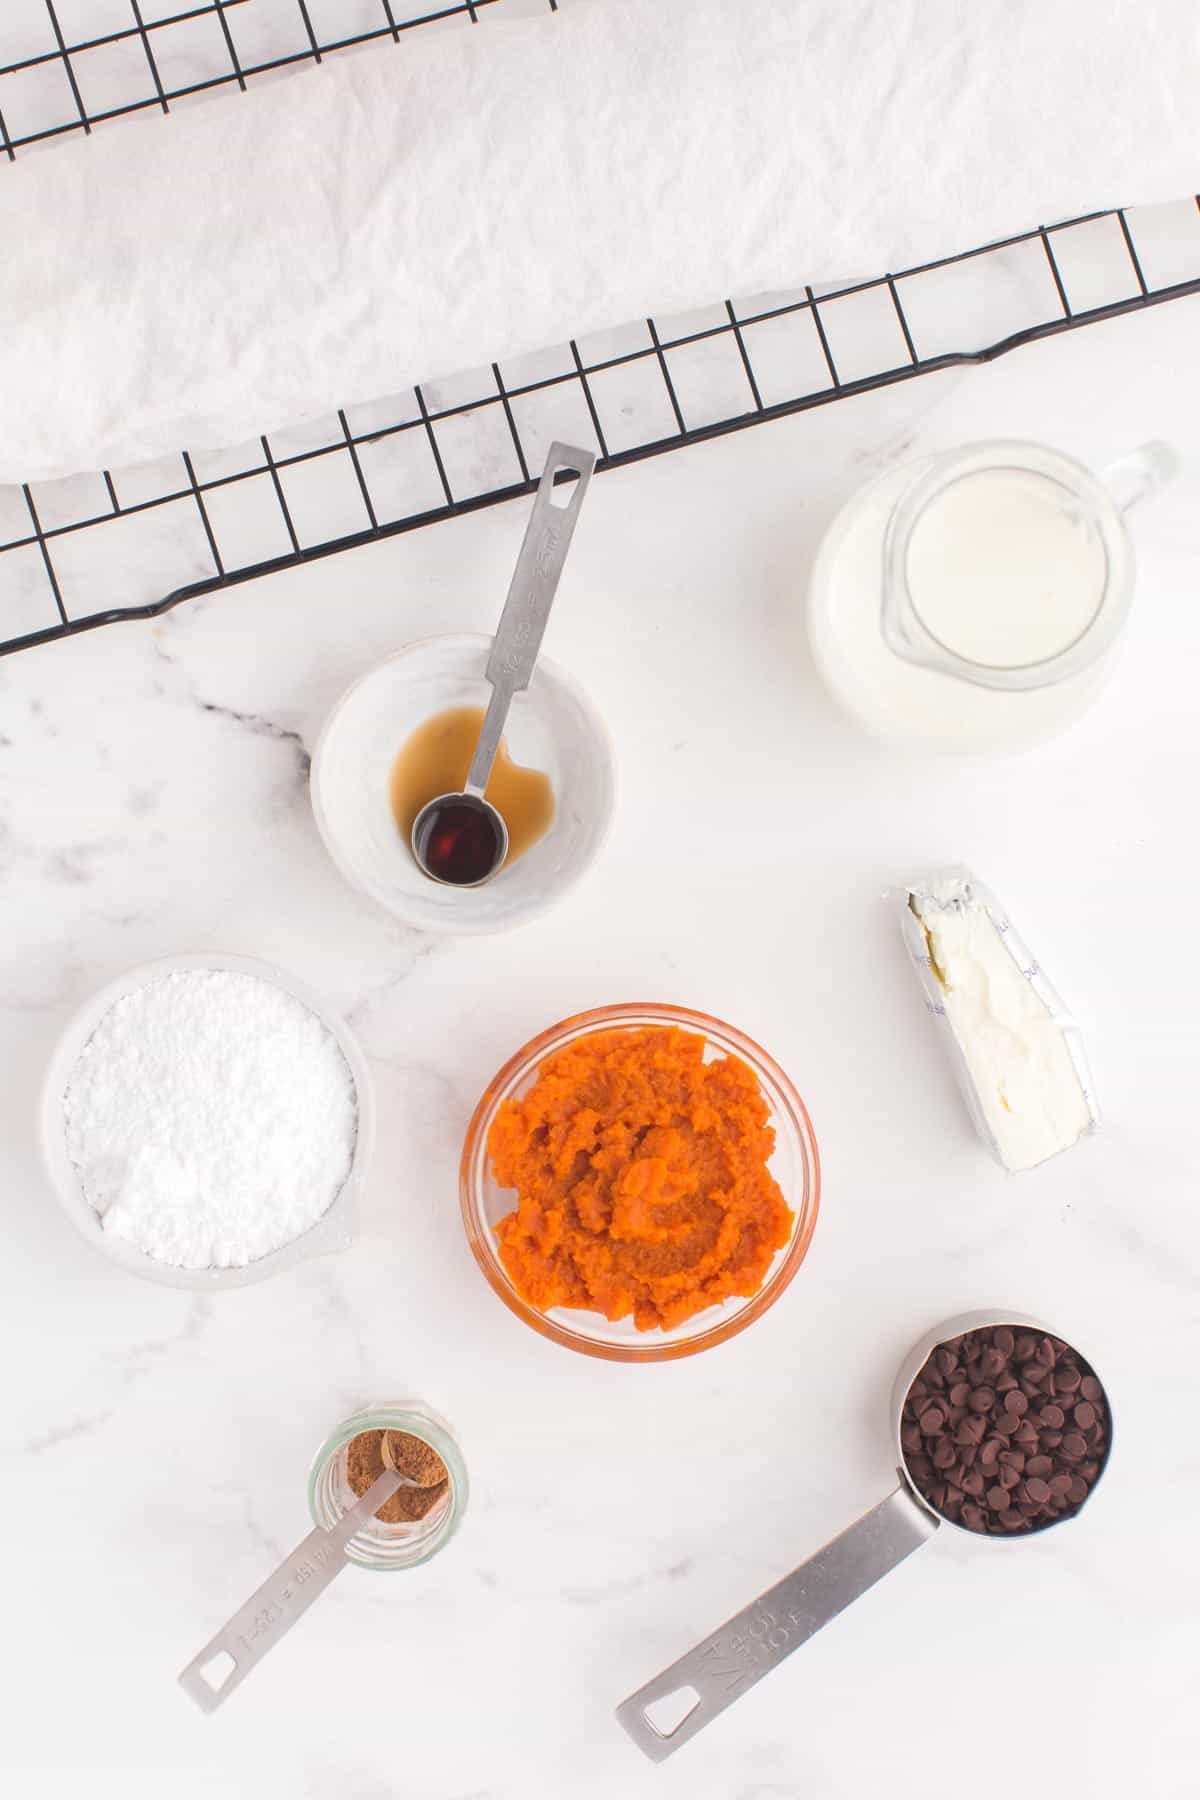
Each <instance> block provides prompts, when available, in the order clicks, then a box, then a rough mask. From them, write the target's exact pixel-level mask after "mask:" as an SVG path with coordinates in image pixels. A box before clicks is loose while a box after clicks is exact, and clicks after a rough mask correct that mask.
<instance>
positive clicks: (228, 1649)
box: [179, 1469, 416, 1713]
mask: <svg viewBox="0 0 1200 1800" xmlns="http://www.w3.org/2000/svg"><path fill="white" fill-rule="evenodd" d="M415 1486H416V1483H415V1482H414V1481H410V1480H409V1479H408V1477H407V1476H404V1475H397V1474H396V1473H395V1471H394V1470H392V1469H385V1470H384V1472H383V1474H382V1475H380V1476H379V1477H378V1478H377V1479H376V1480H375V1481H374V1482H372V1484H371V1486H370V1487H369V1488H368V1489H367V1491H366V1493H365V1494H364V1495H363V1497H362V1499H361V1500H360V1501H359V1502H358V1504H357V1505H356V1506H352V1507H351V1508H350V1510H349V1512H347V1513H343V1514H342V1517H341V1518H340V1519H339V1520H338V1522H337V1524H336V1525H333V1526H331V1527H330V1528H329V1530H328V1531H326V1530H324V1529H323V1528H322V1527H321V1526H318V1527H317V1529H316V1530H315V1531H310V1532H309V1534H308V1536H307V1537H306V1538H303V1539H302V1540H301V1541H300V1543H298V1544H297V1545H296V1548H295V1549H294V1550H293V1551H292V1553H291V1555H290V1556H287V1557H285V1558H284V1560H283V1561H282V1562H281V1563H280V1565H279V1567H278V1568H277V1569H276V1571H275V1573H274V1574H273V1575H269V1576H268V1577H267V1579H266V1581H264V1582H263V1584H262V1586H261V1587H259V1588H256V1589H255V1591H254V1592H253V1593H252V1594H251V1596H250V1598H249V1599H248V1600H247V1601H246V1604H245V1605H244V1606H239V1608H238V1610H237V1611H236V1612H235V1613H234V1615H233V1617H232V1619H230V1620H229V1623H228V1624H227V1625H225V1626H223V1627H222V1629H221V1630H220V1631H218V1632H217V1634H216V1636H215V1637H213V1638H210V1639H209V1641H208V1643H207V1644H205V1646H204V1648H203V1650H201V1652H200V1654H199V1656H196V1657H193V1659H192V1661H191V1662H190V1663H189V1664H188V1666H187V1668H186V1669H185V1670H184V1671H183V1673H182V1675H180V1677H179V1685H180V1687H182V1688H183V1690H184V1692H185V1693H186V1694H188V1695H190V1697H191V1698H192V1699H193V1700H194V1701H195V1702H196V1705H197V1706H198V1707H200V1709H201V1710H202V1711H203V1712H206V1713H211V1712H215V1711H216V1710H217V1708H218V1706H220V1705H221V1703H222V1701H224V1700H227V1699H228V1698H229V1696H230V1694H231V1693H232V1692H233V1690H234V1688H236V1687H239V1686H240V1685H241V1683H242V1682H243V1681H244V1680H245V1679H246V1676H247V1675H248V1674H249V1673H250V1671H251V1669H253V1668H254V1667H255V1665H256V1664H257V1663H260V1662H261V1661H262V1659H263V1657H264V1656H265V1655H266V1654H267V1651H268V1650H273V1649H274V1647H275V1645H276V1644H277V1643H278V1642H279V1640H280V1638H281V1637H282V1636H283V1634H284V1632H285V1631H290V1630H291V1628H292V1626H293V1625H294V1624H295V1623H296V1620H297V1619H298V1618H299V1617H300V1615H301V1613H305V1612H307V1611H308V1609H309V1607H310V1606H311V1605H312V1603H313V1601H314V1600H315V1599H316V1598H317V1596H318V1594H323V1593H324V1591H325V1589H326V1588H327V1587H328V1586H329V1584H330V1582H331V1581H332V1580H333V1578H334V1576H335V1575H338V1574H340V1573H341V1571H342V1570H343V1569H344V1568H345V1566H346V1545H347V1544H348V1543H349V1542H350V1539H351V1538H352V1537H353V1536H354V1534H355V1532H357V1531H359V1530H360V1529H361V1527H362V1526H364V1525H365V1524H366V1523H367V1520H368V1519H369V1518H370V1517H371V1514H372V1513H373V1512H375V1511H376V1509H377V1508H378V1507H380V1506H382V1505H383V1503H384V1501H385V1500H390V1499H391V1497H392V1495H393V1494H394V1493H395V1492H396V1489H397V1488H402V1487H415ZM218 1664H219V1665H220V1672H219V1673H218V1672H217V1670H216V1667H215V1665H218ZM230 1664H232V1667H230Z"/></svg>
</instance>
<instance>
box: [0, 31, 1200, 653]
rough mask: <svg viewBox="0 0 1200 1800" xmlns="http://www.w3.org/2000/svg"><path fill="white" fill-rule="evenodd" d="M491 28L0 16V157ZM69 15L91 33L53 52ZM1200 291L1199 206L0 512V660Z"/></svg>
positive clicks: (529, 371)
mask: <svg viewBox="0 0 1200 1800" xmlns="http://www.w3.org/2000/svg"><path fill="white" fill-rule="evenodd" d="M494 4H496V0H461V3H454V4H449V5H446V6H443V7H440V8H435V9H433V10H430V8H429V6H428V0H425V4H421V3H420V0H416V3H414V0H204V3H197V4H195V5H193V6H191V7H187V8H183V9H181V8H180V6H179V0H5V5H6V8H7V7H8V6H9V5H12V6H15V8H16V13H15V15H12V16H9V17H7V18H6V19H4V20H0V59H2V58H4V57H5V56H6V55H12V49H13V44H14V31H15V32H16V47H17V49H18V50H20V49H22V48H24V49H25V50H26V52H27V53H26V54H23V55H16V56H15V57H13V60H11V61H10V62H7V63H5V64H4V66H0V149H2V150H3V151H4V153H5V154H6V156H7V158H8V160H9V161H12V160H14V159H15V157H16V156H17V155H18V154H23V153H25V152H27V151H32V150H36V149H37V147H39V146H41V145H44V144H46V143H50V142H53V141H55V140H56V139H58V138H61V137H62V136H63V135H64V134H67V133H71V132H80V131H82V132H90V131H92V130H95V129H97V128H102V127H103V126H104V124H105V123H106V121H108V120H111V119H115V118H119V117H124V116H126V115H128V114H130V113H133V112H138V111H143V110H155V109H157V110H158V111H161V112H168V111H170V110H171V109H172V107H175V106H179V105H186V104H189V103H192V102H193V101H194V100H196V99H197V98H199V97H203V96H204V95H205V94H207V93H208V92H210V91H211V90H213V89H220V88H222V87H229V86H234V85H236V86H237V87H239V88H241V89H243V90H248V89H249V88H250V87H252V86H253V85H254V84H255V83H256V82H258V81H261V80H266V79H273V78H276V77H277V76H279V75H280V74H281V73H284V74H285V73H286V72H287V71H288V70H289V69H290V68H291V67H293V66H295V65H298V64H307V63H310V62H312V61H313V60H314V59H315V60H317V61H319V60H321V58H322V57H324V56H326V55H329V54H333V53H344V52H346V51H350V50H354V49H356V48H358V47H360V46H363V45H367V44H370V43H373V42H375V41H377V40H392V41H393V42H396V43H399V42H400V41H401V39H402V36H403V34H404V33H405V32H408V31H411V30H413V29H416V28H432V27H435V26H438V25H446V24H451V23H456V24H464V25H465V24H471V23H476V22H478V19H479V16H480V13H481V12H482V11H484V10H485V9H486V8H487V7H488V6H491V5H494ZM505 4H506V8H507V9H511V8H512V6H513V4H514V0H505ZM524 4H525V10H538V11H540V10H542V9H543V8H544V7H545V6H547V5H548V6H549V7H550V8H551V9H556V8H557V4H558V0H524ZM71 14H75V15H77V16H78V17H79V18H80V19H82V18H84V17H85V16H87V17H90V18H91V19H92V20H95V19H102V20H104V21H107V24H108V28H107V29H105V30H103V31H100V32H97V33H95V34H94V35H91V36H88V35H81V36H76V35H72V34H71V32H70V17H69V15H71ZM22 20H24V21H25V25H26V27H27V29H28V31H29V33H30V34H31V35H30V36H29V38H28V40H27V42H26V43H25V44H24V46H22V44H21V42H20V37H19V33H20V30H21V28H22ZM347 27H352V29H347ZM22 84H24V85H22ZM14 102H15V104H14ZM0 178H2V177H0ZM1197 293H1200V201H1197V202H1195V203H1193V202H1190V201H1189V202H1187V203H1186V204H1184V203H1181V204H1180V205H1179V206H1176V207H1167V208H1161V207H1158V208H1151V209H1138V210H1132V211H1129V212H1125V211H1121V210H1117V211H1113V212H1109V213H1100V214H1094V215H1091V216H1089V217H1088V218H1085V219H1075V220H1070V221H1067V222H1064V223H1060V224H1057V225H1053V226H1049V227H1040V226H1039V227H1037V228H1035V229H1033V230H1030V231H1028V232H1025V233H1023V234H1021V235H1019V236H1016V237H1013V238H1010V239H1008V240H1006V241H1005V242H1003V243H1000V244H992V245H987V246H984V247H982V248H980V249H977V250H970V251H966V252H963V253H962V254H961V255H959V256H956V257H952V258H949V259H946V260H944V261H940V262H937V263H930V264H927V265H924V266H923V267H920V268H916V269H908V270H904V271H901V272H898V273H896V274H894V275H887V276H882V277H880V278H878V279H876V280H872V281H866V282H860V283H856V284H854V285H853V286H848V287H842V288H835V289H826V290H814V289H813V288H811V287H806V288H804V289H803V290H799V291H797V292H795V293H792V294H787V295H774V296H770V297H768V298H765V299H764V298H762V297H760V298H758V299H757V300H751V301H739V300H737V299H729V300H725V301H722V302H721V303H720V304H718V305H715V306H713V307H709V308H706V309H703V311H701V312H699V313H696V314H693V315H689V316H688V317H686V318H683V319H646V320H642V321H639V322H637V323H636V324H633V325H630V326H628V327H625V328H622V329H619V330H616V331H613V332H606V333H603V334H599V335H597V336H594V337H592V338H590V339H580V340H574V339H572V340H569V341H568V342H567V343H566V344H564V345H561V346H557V347H555V348H553V349H549V350H547V351H545V352H542V353H539V354H536V355H534V356H530V357H523V358H520V359H518V360H517V361H516V362H511V363H507V364H505V365H504V366H503V367H502V366H501V365H500V364H498V363H492V364H490V365H488V366H486V367H485V368H483V369H480V370H475V371H470V372H468V373H466V374H464V375H462V376H459V377H456V378H453V379H451V380H448V381H440V382H429V383H424V384H422V385H420V386H418V387H416V388H414V389H412V390H409V391H408V392H407V393H405V394H402V395H392V396H389V397H387V398H386V399H383V400H380V401H378V402H374V403H372V404H370V405H366V406H357V407H348V408H345V409H343V410H341V411H339V412H338V413H337V414H336V415H334V416H332V417H330V418H328V419H318V420H313V421H309V422H307V423H306V424H304V425H303V426H300V427H298V428H295V429H293V430H289V431H285V432H274V433H272V434H271V436H270V438H268V437H266V436H263V437H261V438H259V439H257V440H256V441H255V442H254V443H252V444H248V445H243V446H238V447H237V448H235V449H232V450H230V451H228V452H221V453H201V452H196V453H194V454H189V453H188V452H187V451H181V452H180V453H179V454H178V455H177V456H174V457H169V458H165V459H162V460H161V461H159V462H156V463H154V464H145V465H141V466H139V467H138V468H136V469H129V470H111V471H105V472H101V473H98V474H96V475H83V476H77V477H72V478H70V479H68V480H66V481H62V482H50V483H40V484H33V485H25V486H23V487H21V488H0V654H3V653H5V652H7V651H11V650H17V649H21V648H25V647H27V646H29V645H32V644H37V643H42V642H45V641H48V640H50V639H54V638H61V637H66V636H69V635H71V634H74V633H76V632H80V631H84V630H88V629H91V628H93V627H95V626H97V625H102V624H106V623H109V622H112V621H115V620H118V619H123V618H145V617H150V616H153V615H154V614H156V613H159V612H162V611H165V610H166V609H167V608H168V607H171V606H174V605H176V604H178V603H179V602H180V601H181V600H184V599H187V598H190V597H194V596H197V595H200V594H207V593H211V592H213V591H215V590H218V589H221V588H223V587H227V586H231V585H233V584H234V583H237V582H241V581H246V580H250V579H253V578H255V577H257V576H259V575H262V574H266V573H270V572H273V571H275V570H278V569H282V568H287V567H289V566H291V565H294V564H296V563H300V562H306V561H310V560H313V559H315V558H317V557H322V556H328V555H331V554H333V553H335V552H338V551H341V550H344V549H348V548H351V547H353V546H355V545H359V544H363V543H369V542H371V541H373V540H375V539H377V538H380V537H385V536H389V535H392V534H394V533H398V532H403V531H409V530H412V529H415V528H417V527H419V526H423V525H426V524H430V523H433V522H435V521H437V520H440V519H446V518H450V517H453V516H455V515H456V514H460V513H464V512H468V511H472V510H475V509H477V508H479V507H482V506H488V505H492V504H494V503H496V502H498V501H502V500H506V499H510V498H512V497H513V496H515V495H518V494H522V493H528V492H530V491H531V490H532V486H533V477H535V476H536V473H537V470H538V468H539V466H540V461H541V458H542V455H543V453H544V451H545V448H546V446H547V445H548V443H549V442H550V440H551V439H552V438H554V437H562V438H567V439H569V440H573V441H576V442H580V443H587V444H591V445H593V446H594V448H595V449H596V451H597V453H598V456H599V458H600V461H599V465H598V466H599V467H600V468H601V469H603V468H610V467H614V466H617V465H620V464H623V463H628V462H634V461H637V460H639V459H640V458H642V457H646V456H651V455H656V454H660V453H662V452H665V451H668V450H671V449H675V448H677V447H679V446H680V445H684V444H688V443H694V442H696V441H698V440H700V439H704V438H708V437H714V436H718V435H721V434H722V433H725V432H730V431H735V430H739V429H741V428H743V427H746V426H749V425H754V424H757V423H760V422H762V421H763V420H767V419H772V418H778V417H781V416H783V415H786V414H789V413H794V412H799V411H802V410H804V409H806V408H809V407H816V406H821V405H825V404H828V403H830V402H832V401H837V400H839V399H842V398H844V397H846V396H848V395H852V394H855V393H861V392H864V391H867V390H870V389H874V388H879V387H882V386H886V385H888V384H890V383H892V382H897V381H903V380H908V379H911V378H912V377H914V376H916V375H921V374H924V373H927V372H929V371H931V370H935V369H944V368H947V367H950V366H953V365H955V364H959V363H968V362H982V361H987V360H990V359H991V358H993V357H996V356H998V355H1000V354H1002V353H1003V352H1005V351H1007V350H1010V349H1012V348H1014V347H1016V346H1017V345H1020V344H1024V343H1028V342H1030V341H1033V340H1036V339H1039V338H1044V337H1047V336H1050V335H1053V334H1054V333H1056V332H1062V331H1067V330H1071V329H1074V328H1076V327H1078V326H1080V325H1083V324H1086V323H1088V322H1091V321H1095V320H1099V319H1106V318H1111V317H1114V316H1116V315H1119V314H1122V313H1126V312H1131V311H1135V310H1140V309H1143V308H1145V307H1147V306H1151V305H1154V304H1156V303H1159V302H1162V301H1167V300H1171V299H1175V298H1178V297H1181V296H1184V295H1190V294H1197ZM132 532H136V533H138V534H139V538H140V545H139V548H140V550H141V554H140V555H137V556H131V555H130V548H131V538H130V535H129V534H130V533H132ZM131 567H137V568H142V569H146V570H148V571H151V570H152V571H153V575H152V577H151V576H148V577H147V579H153V582H154V586H153V589H152V590H151V591H149V592H145V593H130V592H129V586H128V574H127V571H128V570H129V569H130V568H131Z"/></svg>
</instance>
